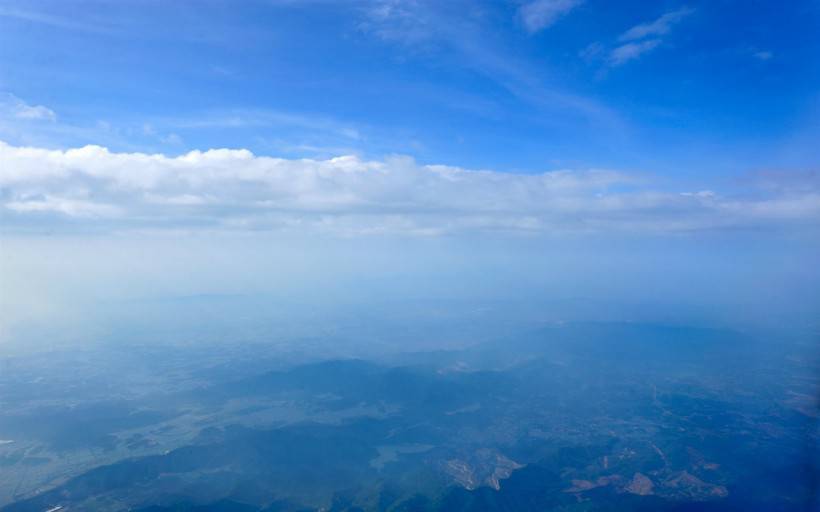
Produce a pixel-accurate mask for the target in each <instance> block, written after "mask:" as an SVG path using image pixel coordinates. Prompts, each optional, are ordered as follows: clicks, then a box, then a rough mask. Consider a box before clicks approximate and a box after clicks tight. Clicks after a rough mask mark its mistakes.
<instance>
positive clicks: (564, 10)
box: [518, 0, 584, 33]
mask: <svg viewBox="0 0 820 512" xmlns="http://www.w3.org/2000/svg"><path fill="white" fill-rule="evenodd" d="M583 2H584V0H533V1H531V2H528V3H526V4H524V5H522V6H521V7H520V8H519V10H518V12H519V15H520V16H521V21H522V22H523V23H524V27H525V28H526V29H527V31H529V32H530V33H534V32H538V31H540V30H543V29H545V28H548V27H550V26H551V25H553V24H554V23H555V22H556V21H558V19H559V18H561V17H562V16H564V15H566V14H568V13H569V12H570V11H571V10H573V9H575V8H576V7H578V6H579V5H581V4H582V3H583Z"/></svg>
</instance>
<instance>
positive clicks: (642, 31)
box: [618, 7, 694, 41]
mask: <svg viewBox="0 0 820 512" xmlns="http://www.w3.org/2000/svg"><path fill="white" fill-rule="evenodd" d="M693 12H694V10H693V9H690V8H688V7H684V8H682V9H678V10H677V11H672V12H668V13H666V14H664V15H663V16H661V17H660V18H658V19H656V20H655V21H652V22H649V23H641V24H640V25H635V26H634V27H632V28H631V29H629V30H627V31H626V32H624V33H623V34H621V37H619V38H618V40H619V41H635V40H638V39H643V38H644V37H650V36H651V37H657V36H662V35H666V34H668V33H669V31H670V30H672V26H673V25H675V24H676V23H678V22H679V21H681V20H682V19H684V18H686V17H687V16H689V15H690V14H692V13H693Z"/></svg>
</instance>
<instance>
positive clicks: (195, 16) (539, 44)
mask: <svg viewBox="0 0 820 512" xmlns="http://www.w3.org/2000/svg"><path fill="white" fill-rule="evenodd" d="M817 27H820V3H818V2H817V1H816V0H811V1H809V0H793V1H790V2H772V1H769V2H763V1H755V0H746V1H723V0H712V1H708V2H707V1H702V2H701V1H696V0H691V1H686V2H679V1H658V2H647V1H622V2H609V1H603V0H526V1H525V0H510V1H497V2H478V1H476V2H457V1H455V0H453V1H446V2H444V1H430V2H426V1H422V0H416V1H412V0H407V1H400V0H361V1H355V2H345V1H341V0H338V1H322V0H305V1H302V2H299V1H295V0H267V1H261V0H259V1H250V0H248V1H243V2H239V1H230V2H228V1H224V2H222V1H196V2H193V1H192V2H183V1H175V2H165V1H162V2H161V1H139V2H137V1H134V2H131V1H128V0H117V1H70V0H60V1H48V0H44V1H25V2H24V1H15V0H0V249H2V250H0V278H2V286H3V290H2V292H3V293H0V310H1V311H2V312H3V316H4V320H5V322H6V323H11V324H14V325H29V326H34V327H38V326H42V325H45V326H52V327H55V329H56V330H58V331H61V330H64V329H62V327H59V326H60V325H65V322H68V323H70V324H72V325H74V324H76V326H80V327H81V329H80V331H81V332H82V334H83V336H86V335H87V334H88V330H87V328H88V327H89V326H91V325H92V324H94V322H97V321H98V320H99V318H98V313H97V312H98V311H99V307H100V305H101V304H104V303H108V302H111V301H117V300H125V301H126V303H127V304H130V303H129V302H127V301H129V300H132V299H141V298H146V297H147V298H157V297H173V296H188V295H198V294H225V293H227V294H243V293H247V292H249V291H250V292H253V293H263V294H265V293H272V294H278V295H277V296H280V297H282V300H285V301H290V300H291V298H292V297H294V296H302V295H305V294H307V295H308V296H310V297H309V298H308V299H305V302H304V303H305V304H308V303H310V301H311V300H314V299H316V300H319V299H321V300H329V299H328V298H329V297H332V298H334V299H333V300H335V298H337V297H344V296H364V297H365V298H366V299H367V300H373V301H375V302H378V301H380V300H382V299H383V298H385V297H387V298H389V297H394V296H395V297H408V296H415V297H431V296H437V297H455V298H465V297H467V298H469V297H474V296H476V294H479V295H482V294H483V295H484V296H488V297H500V296H508V297H519V298H521V297H542V298H543V297H551V298H553V299H559V300H564V299H574V298H577V297H587V298H592V299H595V300H603V301H608V303H611V304H626V303H640V304H649V305H660V304H672V306H669V307H667V306H663V307H660V306H658V308H659V309H664V310H665V311H667V312H670V311H671V312H676V311H683V310H691V309H695V310H698V311H706V312H708V313H709V315H712V314H714V316H716V317H717V316H721V315H722V316H724V317H728V316H733V317H734V318H736V319H737V318H740V319H741V323H742V321H757V320H760V321H764V320H765V321H772V322H775V323H778V322H780V323H782V322H781V321H780V320H779V319H781V318H783V317H779V316H777V317H776V315H774V313H773V312H777V311H780V312H783V311H787V312H789V314H790V315H791V316H790V318H792V319H793V320H794V321H793V322H792V320H789V322H792V323H795V325H796V324H798V323H800V322H803V323H805V324H810V325H813V326H815V327H816V320H814V319H816V318H817V315H816V314H815V313H816V310H817V304H818V303H820V298H818V290H820V274H818V270H817V266H816V265H815V263H814V262H816V261H817V260H818V258H820V237H819V236H818V233H820V167H819V165H820V144H818V143H817V142H818V141H820V59H818V58H817V57H818V55H820V37H819V36H818V35H817ZM317 297H318V298H319V299H317ZM331 302H332V300H331ZM684 302H685V303H688V304H689V305H690V306H693V308H689V309H687V308H685V307H684V308H681V307H680V305H681V304H682V303H684ZM653 307H654V306H653ZM637 309H640V310H644V308H643V306H641V307H639V308H637ZM650 309H651V308H650ZM730 311H731V312H734V313H731V314H730V313H729V312H730ZM663 318H669V317H663ZM710 318H711V317H710ZM60 319H63V320H65V322H63V320H60ZM61 322H62V323H61ZM10 332H11V331H10V330H9V327H8V326H2V325H0V341H2V340H3V338H4V337H6V338H7V337H9V336H10V335H9V333H10ZM15 336H17V335H15ZM89 336H90V335H89ZM13 337H14V336H13ZM17 338H19V339H22V340H24V341H25V340H28V339H30V338H31V336H28V337H27V335H20V336H17ZM49 339H51V338H49Z"/></svg>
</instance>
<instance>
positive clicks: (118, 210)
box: [0, 143, 820, 236]
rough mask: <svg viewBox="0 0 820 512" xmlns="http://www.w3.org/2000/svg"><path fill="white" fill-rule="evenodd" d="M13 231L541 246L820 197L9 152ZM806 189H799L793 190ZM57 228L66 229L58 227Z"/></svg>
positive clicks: (797, 218)
mask: <svg viewBox="0 0 820 512" xmlns="http://www.w3.org/2000/svg"><path fill="white" fill-rule="evenodd" d="M0 161H2V162H3V163H4V165H3V166H2V167H0V187H2V190H3V191H4V192H3V195H2V197H0V215H2V217H3V224H4V229H6V230H10V229H18V230H31V229H34V230H37V229H43V227H44V226H46V228H47V229H55V226H59V225H60V224H59V223H56V224H55V222H56V221H57V220H59V219H60V218H63V219H73V223H75V225H76V224H77V223H79V225H82V226H86V227H91V228H93V227H94V226H98V227H100V228H101V229H103V228H107V229H117V230H123V229H130V228H143V229H145V228H150V229H167V230H175V229H180V228H184V229H189V230H191V229H193V230H197V229H208V230H228V231H237V230H238V231H245V230H273V231H283V230H284V231H289V230H297V231H300V232H303V231H305V230H309V231H310V230H318V231H322V232H327V233H330V234H334V235H342V236H350V235H363V234H379V233H392V234H402V235H427V236H429V235H441V234H448V233H459V232H465V231H472V232H475V231H493V232H498V231H505V232H518V233H529V234H539V233H540V234H545V233H566V232H572V233H579V232H580V233H597V232H610V231H613V230H615V231H619V230H620V231H633V232H641V233H669V232H680V231H693V230H694V231H697V230H712V229H720V228H737V227H744V228H759V227H771V228H787V227H789V226H792V225H809V226H814V227H815V228H816V227H817V225H818V219H820V190H817V188H816V187H815V186H811V187H809V188H795V187H793V186H789V187H787V188H771V187H770V188H768V189H766V190H768V192H765V193H763V194H762V195H761V194H758V195H757V196H756V197H755V198H754V199H748V198H745V199H744V198H743V197H741V196H738V197H732V196H731V195H728V196H724V195H721V194H720V193H716V192H714V191H711V190H704V191H694V192H693V191H689V190H681V191H677V192H675V191H668V190H667V191H659V190H654V189H652V188H651V187H650V186H648V183H647V182H646V181H645V180H643V179H638V178H637V177H635V176H631V175H629V174H625V173H621V172H617V171H612V170H601V169H591V170H577V171H576V170H557V171H549V172H544V173H541V174H534V175H523V174H512V173H503V172H495V171H488V170H484V171H474V170H468V169H462V168H458V167H450V166H441V165H419V164H417V163H416V162H415V161H414V160H412V159H411V158H408V157H391V158H388V159H385V160H363V159H361V158H359V157H356V156H343V157H337V158H331V159H326V160H313V159H293V160H291V159H282V158H270V157H261V156H256V155H254V154H253V153H251V152H250V151H247V150H226V149H216V150H209V151H205V152H200V151H192V152H189V153H187V154H184V155H181V156H178V157H168V156H165V155H161V154H147V153H116V152H111V151H109V150H107V149H106V148H104V147H100V146H86V147H83V148H77V149H69V150H65V151H58V150H47V149H41V148H36V147H15V146H9V145H7V144H3V143H0ZM791 179H793V178H791ZM54 216H57V217H54Z"/></svg>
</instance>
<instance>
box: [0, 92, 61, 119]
mask: <svg viewBox="0 0 820 512" xmlns="http://www.w3.org/2000/svg"><path fill="white" fill-rule="evenodd" d="M0 117H5V118H14V119H22V120H29V121H56V120H57V114H56V113H55V112H54V111H53V110H51V109H50V108H48V107H46V106H43V105H31V104H29V103H26V102H25V101H23V100H22V99H20V98H18V97H17V96H15V95H13V94H10V93H5V94H0Z"/></svg>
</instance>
